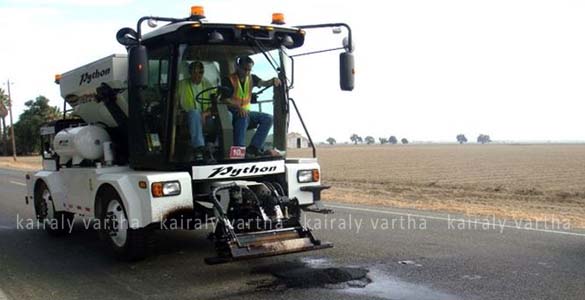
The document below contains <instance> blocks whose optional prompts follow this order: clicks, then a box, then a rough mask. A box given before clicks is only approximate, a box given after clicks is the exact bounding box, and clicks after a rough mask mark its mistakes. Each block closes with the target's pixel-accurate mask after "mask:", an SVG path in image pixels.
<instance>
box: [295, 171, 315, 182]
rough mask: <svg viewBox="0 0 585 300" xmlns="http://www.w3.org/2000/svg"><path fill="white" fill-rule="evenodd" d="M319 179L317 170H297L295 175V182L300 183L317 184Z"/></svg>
mask: <svg viewBox="0 0 585 300" xmlns="http://www.w3.org/2000/svg"><path fill="white" fill-rule="evenodd" d="M319 177H320V176H319V169H312V170H299V172H298V173H297V180H298V181H299V182H300V183H307V182H318V181H319Z"/></svg>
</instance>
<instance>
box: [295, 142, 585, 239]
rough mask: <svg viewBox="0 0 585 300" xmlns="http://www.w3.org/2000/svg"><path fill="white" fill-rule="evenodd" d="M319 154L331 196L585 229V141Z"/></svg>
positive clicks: (384, 148)
mask: <svg viewBox="0 0 585 300" xmlns="http://www.w3.org/2000/svg"><path fill="white" fill-rule="evenodd" d="M317 154H318V157H319V162H320V163H321V167H322V173H323V177H322V178H323V181H324V182H325V183H327V184H331V185H332V186H333V188H332V189H331V190H329V191H327V192H325V193H324V198H325V200H335V201H342V202H351V203H364V204H370V203H375V204H382V205H388V206H394V207H408V208H420V209H431V210H439V211H445V212H458V213H464V214H467V215H473V216H496V217H503V218H513V219H523V220H534V221H547V222H553V223H554V222H556V223H562V224H568V223H570V225H571V226H572V227H580V228H585V145H392V146H390V145H385V146H381V145H377V146H336V147H320V148H318V149H317ZM294 155H296V156H310V155H311V152H310V150H306V149H304V150H292V151H290V152H289V156H294Z"/></svg>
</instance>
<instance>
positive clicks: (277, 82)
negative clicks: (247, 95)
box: [272, 77, 281, 87]
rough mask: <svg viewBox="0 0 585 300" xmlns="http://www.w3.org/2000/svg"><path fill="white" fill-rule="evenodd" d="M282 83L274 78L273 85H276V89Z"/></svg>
mask: <svg viewBox="0 0 585 300" xmlns="http://www.w3.org/2000/svg"><path fill="white" fill-rule="evenodd" d="M280 84H281V82H280V79H278V78H276V77H274V78H272V85H274V86H275V87H277V86H280Z"/></svg>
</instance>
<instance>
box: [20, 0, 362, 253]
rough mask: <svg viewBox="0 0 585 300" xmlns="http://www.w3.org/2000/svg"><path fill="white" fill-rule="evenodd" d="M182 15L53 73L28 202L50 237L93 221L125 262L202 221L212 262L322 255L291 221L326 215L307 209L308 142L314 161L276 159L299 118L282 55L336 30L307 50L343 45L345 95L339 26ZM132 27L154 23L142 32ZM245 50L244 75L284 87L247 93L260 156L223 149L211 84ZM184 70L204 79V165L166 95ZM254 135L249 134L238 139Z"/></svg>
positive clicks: (349, 84)
mask: <svg viewBox="0 0 585 300" xmlns="http://www.w3.org/2000/svg"><path fill="white" fill-rule="evenodd" d="M191 11H192V12H191V16H190V17H188V18H184V19H175V18H165V17H143V18H141V19H140V20H139V21H138V26H137V30H133V29H131V28H123V29H121V30H120V31H119V32H118V34H117V40H118V42H119V43H121V44H122V45H124V46H125V47H126V48H127V52H128V53H127V54H114V55H111V56H108V57H106V58H103V59H100V60H97V61H95V62H92V63H89V64H87V65H85V66H82V67H79V68H77V69H74V70H72V71H69V72H66V73H63V74H61V75H57V76H56V78H55V80H56V82H57V83H58V84H59V85H60V88H61V95H62V96H63V98H64V100H65V104H64V117H63V119H62V120H58V121H53V122H50V123H48V124H44V125H43V126H42V128H41V139H42V143H43V145H42V147H43V153H42V156H43V170H41V171H38V172H33V173H29V174H27V195H26V202H27V204H28V203H30V204H31V205H34V209H35V211H36V214H37V217H38V219H39V220H40V221H41V222H40V224H44V225H45V226H44V227H45V229H46V230H47V231H48V232H49V233H50V234H52V235H64V234H66V233H67V232H68V229H69V228H67V227H68V224H70V222H71V221H72V220H73V219H74V217H75V216H81V217H83V218H85V220H88V219H92V220H93V224H94V226H95V224H97V225H98V226H97V228H98V230H99V233H100V236H101V238H102V239H103V240H104V242H105V243H106V244H107V246H108V248H109V249H111V250H112V252H113V253H114V254H115V255H117V256H119V257H122V258H125V259H130V260H136V259H140V258H144V257H145V256H146V255H147V254H148V253H149V250H151V248H152V247H151V245H152V243H151V242H152V238H151V237H152V234H151V233H152V231H153V230H155V229H161V228H162V229H168V228H171V229H175V228H176V229H195V228H199V227H200V226H197V225H206V224H208V223H209V222H211V223H213V224H214V225H215V226H213V228H214V230H213V231H212V232H211V233H210V238H211V239H212V240H213V241H214V242H215V246H216V250H217V256H214V257H210V258H208V259H206V262H207V263H210V264H213V263H223V262H229V261H233V260H239V259H247V258H255V257H264V256H271V255H280V254H287V253H294V252H302V251H309V250H316V249H323V248H329V247H332V245H331V244H330V243H326V242H321V241H320V240H318V239H316V238H315V237H314V236H313V234H312V232H311V230H310V229H309V228H307V227H305V226H303V224H301V223H302V222H301V213H302V212H304V211H313V212H320V213H328V212H330V211H329V210H326V209H324V208H323V207H322V206H321V205H320V203H319V200H320V195H321V191H322V190H324V189H327V188H328V187H327V186H324V185H322V184H321V181H320V168H319V164H318V162H317V159H316V153H315V148H314V147H313V158H302V159H295V158H287V155H286V149H287V145H286V141H287V139H286V137H287V131H288V125H289V124H288V120H289V116H290V113H291V110H292V109H294V110H295V111H296V113H297V114H298V116H299V118H300V113H299V112H298V110H297V107H296V104H295V102H294V101H293V99H291V98H289V90H290V89H291V88H292V86H293V82H294V78H293V76H292V74H294V72H293V70H294V57H295V56H300V55H305V54H313V53H314V52H310V53H301V54H297V55H289V53H288V52H290V51H289V50H290V49H296V48H299V47H301V46H303V43H304V40H305V34H306V33H305V31H306V30H308V29H313V28H327V27H330V28H333V29H334V30H333V31H334V33H342V32H345V34H344V35H346V37H345V38H344V43H343V44H344V46H343V47H339V48H333V49H327V50H323V51H319V52H325V51H333V50H341V53H340V84H341V88H342V89H343V90H352V89H353V76H354V73H353V54H352V49H351V47H352V46H351V45H352V43H351V29H350V27H349V26H347V25H346V24H343V23H336V24H319V25H308V26H295V27H285V26H284V18H283V15H282V14H274V15H273V22H272V24H270V25H246V24H225V23H212V22H208V21H207V20H205V19H204V18H205V17H204V14H203V8H202V7H197V6H195V7H193V8H192V9H191ZM144 21H147V23H148V25H150V26H151V27H155V26H156V24H157V23H161V22H162V23H165V24H164V26H162V27H159V28H156V29H154V30H152V31H151V32H149V33H147V34H144V35H143V34H142V33H141V26H142V24H143V22H144ZM343 29H345V30H343ZM244 56H248V57H250V58H252V59H253V60H254V61H255V64H254V70H253V72H252V73H254V74H255V75H257V76H258V77H260V78H262V79H270V78H274V77H275V78H279V79H280V81H281V82H282V83H283V84H281V85H279V86H270V87H269V88H268V89H266V88H264V89H257V90H255V91H254V93H253V97H252V103H253V104H252V110H253V111H261V112H264V113H267V114H270V115H272V118H273V125H272V126H271V128H270V132H269V135H268V138H267V139H266V141H265V143H264V145H263V148H264V150H267V151H266V152H264V153H263V154H261V155H257V156H254V157H248V156H246V155H244V153H243V152H245V148H244V149H243V148H242V147H234V146H233V145H232V141H233V134H234V133H233V130H234V128H233V124H232V116H231V112H230V111H229V110H228V107H227V105H226V103H225V102H224V101H223V100H222V99H225V97H227V96H225V95H226V94H227V95H231V94H230V92H231V91H233V89H232V90H230V87H227V86H226V85H225V84H223V86H222V82H224V83H225V81H223V80H222V79H224V78H228V76H230V74H233V73H234V72H235V64H234V62H235V61H236V60H237V59H238V58H239V57H244ZM194 62H199V63H201V65H202V66H203V69H204V75H203V76H204V79H205V80H206V81H207V82H209V83H210V86H209V87H208V88H206V89H205V90H204V91H201V92H200V93H198V95H197V96H196V101H197V103H198V105H208V107H210V108H209V110H208V112H207V113H206V114H205V118H204V119H205V121H204V125H203V127H204V128H203V133H204V139H205V144H206V146H205V147H206V149H207V150H208V153H209V154H210V156H211V157H206V158H205V159H204V160H201V159H195V158H194V156H193V152H194V149H193V148H192V147H191V145H190V143H189V141H190V133H189V127H188V125H187V121H186V114H187V112H185V111H184V110H183V108H182V106H181V105H180V96H179V94H180V93H179V92H178V91H179V89H180V85H181V82H182V81H184V80H189V71H188V69H189V66H190V64H192V63H194ZM314 67H315V70H318V68H319V67H318V66H314ZM287 68H288V69H289V70H287ZM264 91H266V93H265V94H264V95H263V96H260V94H261V93H263V92H264ZM258 98H264V99H258ZM67 104H68V105H69V106H70V107H71V109H70V110H69V111H67V110H66V108H67ZM66 113H67V115H66ZM66 116H67V117H66ZM71 116H73V117H71ZM300 119H301V122H302V118H300ZM303 126H304V123H303ZM255 131H256V128H255V127H254V126H251V127H249V128H248V129H247V132H246V141H247V144H249V141H250V139H251V137H252V136H253V134H254V133H255ZM305 131H306V133H307V136H308V137H309V139H310V135H309V134H308V132H307V130H306V128H305ZM312 144H313V143H312V141H311V145H312Z"/></svg>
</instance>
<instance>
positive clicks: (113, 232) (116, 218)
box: [99, 190, 152, 261]
mask: <svg viewBox="0 0 585 300" xmlns="http://www.w3.org/2000/svg"><path fill="white" fill-rule="evenodd" d="M101 198H102V199H101V201H102V204H103V206H102V209H101V212H100V217H99V218H100V224H101V226H100V237H101V238H102V240H104V242H105V244H106V247H107V248H108V249H109V251H110V252H112V253H113V254H114V256H116V257H117V258H119V259H122V260H127V261H137V260H141V259H144V258H145V257H146V256H147V255H148V251H149V250H150V248H151V245H152V242H151V236H152V234H151V232H150V230H148V229H147V228H139V229H132V228H130V220H128V215H127V213H126V208H124V204H123V203H122V201H121V200H120V196H119V195H118V193H116V192H115V191H113V190H107V191H105V192H104V193H103V194H102V197H101Z"/></svg>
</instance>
